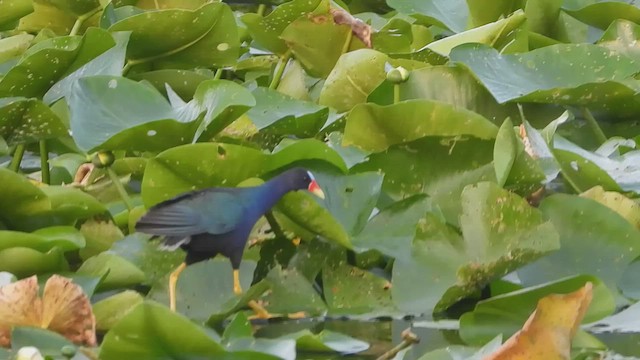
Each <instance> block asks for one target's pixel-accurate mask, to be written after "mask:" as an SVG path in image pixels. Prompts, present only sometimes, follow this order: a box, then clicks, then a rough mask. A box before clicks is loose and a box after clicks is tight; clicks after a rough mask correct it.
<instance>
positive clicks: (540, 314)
mask: <svg viewBox="0 0 640 360" xmlns="http://www.w3.org/2000/svg"><path fill="white" fill-rule="evenodd" d="M592 289H593V284H592V283H590V282H587V283H586V284H585V285H584V286H583V287H582V288H581V289H579V290H577V291H575V292H572V293H569V294H565V295H558V294H554V295H549V296H546V297H544V298H542V299H540V301H538V306H537V308H536V310H535V311H534V312H533V314H531V316H530V317H529V319H528V320H527V322H526V323H525V324H524V326H523V327H522V330H520V331H518V332H517V333H515V334H514V335H513V336H512V337H511V338H509V340H507V341H506V342H505V343H504V344H503V345H502V346H501V347H500V348H499V349H498V350H497V351H496V352H494V353H493V354H491V355H489V356H487V357H485V358H484V359H483V360H507V359H508V360H556V359H557V360H568V359H571V354H570V352H571V339H572V338H573V336H574V335H575V333H576V331H577V330H578V326H579V325H580V322H581V321H582V318H583V317H584V314H585V313H586V311H587V309H588V307H589V304H590V303H591V298H592V296H593V294H592Z"/></svg>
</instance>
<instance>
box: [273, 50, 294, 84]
mask: <svg viewBox="0 0 640 360" xmlns="http://www.w3.org/2000/svg"><path fill="white" fill-rule="evenodd" d="M289 59H291V50H287V52H286V53H284V55H282V57H281V58H280V60H279V61H278V64H276V70H275V71H274V73H273V79H271V84H269V89H271V90H275V89H276V88H277V87H278V85H280V80H282V74H283V73H284V69H285V68H286V67H287V64H288V63H289Z"/></svg>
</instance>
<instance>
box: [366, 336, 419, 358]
mask: <svg viewBox="0 0 640 360" xmlns="http://www.w3.org/2000/svg"><path fill="white" fill-rule="evenodd" d="M418 342H420V340H419V339H418V337H417V336H416V334H414V333H412V332H411V329H406V330H405V331H403V332H402V342H401V343H400V344H398V345H396V346H395V347H394V348H393V349H391V350H389V351H387V352H386V353H384V354H382V355H380V357H378V358H377V359H376V360H391V359H393V358H394V357H395V356H396V355H397V354H398V353H399V352H400V351H402V350H404V349H406V348H408V347H409V346H411V345H413V344H417V343H418Z"/></svg>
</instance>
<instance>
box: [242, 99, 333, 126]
mask: <svg viewBox="0 0 640 360" xmlns="http://www.w3.org/2000/svg"><path fill="white" fill-rule="evenodd" d="M253 96H254V97H255V98H256V105H255V106H254V107H252V108H251V110H249V111H248V112H247V116H248V117H249V118H250V119H251V121H252V122H253V123H254V124H255V125H256V127H257V129H258V130H260V131H263V132H266V133H269V134H277V135H295V136H298V137H310V136H313V135H315V134H317V133H318V131H319V130H320V128H321V127H322V125H324V123H325V122H326V121H327V117H328V116H329V109H327V108H326V107H323V106H319V105H316V104H314V103H312V102H306V101H300V100H296V99H293V98H291V97H289V96H287V95H283V94H282V93H280V92H278V91H275V90H270V89H268V88H262V87H259V88H257V89H255V90H254V91H253Z"/></svg>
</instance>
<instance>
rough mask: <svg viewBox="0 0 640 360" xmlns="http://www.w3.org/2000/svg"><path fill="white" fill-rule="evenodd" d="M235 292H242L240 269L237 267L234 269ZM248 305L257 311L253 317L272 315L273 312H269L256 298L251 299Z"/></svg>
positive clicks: (239, 293) (237, 293)
mask: <svg viewBox="0 0 640 360" xmlns="http://www.w3.org/2000/svg"><path fill="white" fill-rule="evenodd" d="M233 293H234V294H236V295H241V294H242V287H241V286H240V270H235V269H234V270H233ZM248 305H249V307H250V308H251V309H253V311H254V312H255V313H256V315H255V316H252V317H251V318H258V319H268V318H270V317H271V314H269V312H268V311H267V310H265V308H263V307H262V306H261V305H260V304H258V303H257V302H256V301H255V300H251V301H249V304H248Z"/></svg>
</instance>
